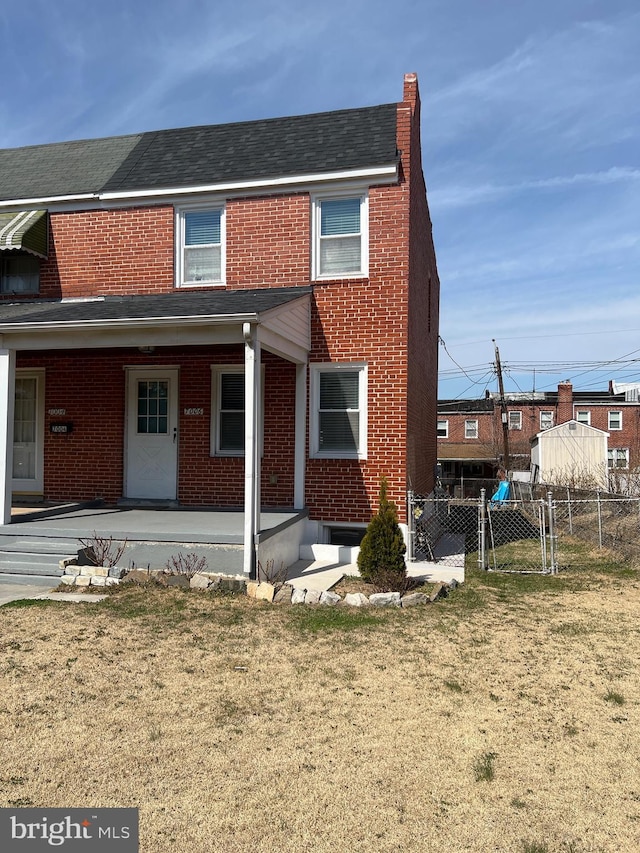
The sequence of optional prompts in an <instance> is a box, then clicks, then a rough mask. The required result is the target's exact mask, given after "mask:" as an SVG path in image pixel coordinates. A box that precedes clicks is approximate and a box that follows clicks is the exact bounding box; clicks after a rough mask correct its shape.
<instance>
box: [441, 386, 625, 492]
mask: <svg viewBox="0 0 640 853" xmlns="http://www.w3.org/2000/svg"><path fill="white" fill-rule="evenodd" d="M639 392H640V385H639V384H637V383H629V384H620V383H616V382H610V383H609V390H608V391H574V390H573V386H572V384H571V383H570V382H561V383H560V384H559V385H558V390H557V391H548V392H536V393H517V394H514V393H511V394H506V395H505V401H504V403H505V404H504V413H505V415H506V418H507V424H508V441H509V455H510V467H511V468H512V469H519V470H528V468H529V464H530V451H531V441H532V439H533V438H534V436H536V435H537V434H538V433H540V432H542V431H544V430H546V429H549V428H551V427H553V426H557V425H559V424H563V423H567V422H568V421H570V420H576V421H578V422H579V423H583V424H588V425H590V426H592V427H596V428H597V429H599V430H602V431H603V432H607V433H608V448H607V454H608V466H609V469H610V471H614V472H620V473H623V472H629V471H634V470H637V469H639V468H640V402H639V399H638V396H639ZM502 415H503V406H502V405H501V402H500V396H499V395H498V394H496V393H491V392H487V393H486V395H485V397H484V398H483V399H481V400H440V401H439V402H438V427H437V430H438V462H439V463H440V466H441V468H442V479H443V482H444V483H445V484H446V485H459V484H460V482H461V479H462V480H466V482H467V487H466V489H465V491H466V492H467V493H470V492H472V491H475V490H477V488H478V487H479V486H480V485H484V481H486V480H491V479H493V478H494V477H495V472H496V470H497V468H498V466H499V465H502V464H503V460H504V431H503V427H502V422H503V421H502ZM474 481H477V482H474Z"/></svg>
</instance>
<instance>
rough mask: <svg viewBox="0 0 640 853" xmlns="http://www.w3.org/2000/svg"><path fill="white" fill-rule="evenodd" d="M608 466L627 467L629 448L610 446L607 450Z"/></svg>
mask: <svg viewBox="0 0 640 853" xmlns="http://www.w3.org/2000/svg"><path fill="white" fill-rule="evenodd" d="M607 457H608V465H609V468H628V467H629V448H628V447H610V448H609V450H608V451H607Z"/></svg>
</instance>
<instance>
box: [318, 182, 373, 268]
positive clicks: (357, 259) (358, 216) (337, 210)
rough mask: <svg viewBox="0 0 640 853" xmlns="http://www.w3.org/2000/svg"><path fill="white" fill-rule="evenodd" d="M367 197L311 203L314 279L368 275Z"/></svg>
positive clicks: (319, 200) (329, 199) (342, 198)
mask: <svg viewBox="0 0 640 853" xmlns="http://www.w3.org/2000/svg"><path fill="white" fill-rule="evenodd" d="M367 219H368V217H367V196H366V194H362V195H345V196H338V197H324V196H319V197H317V198H315V199H314V203H313V230H314V240H313V277H314V278H347V277H349V276H363V275H367V271H368V263H369V257H368V255H369V251H368V221H367Z"/></svg>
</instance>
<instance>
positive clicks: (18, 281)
mask: <svg viewBox="0 0 640 853" xmlns="http://www.w3.org/2000/svg"><path fill="white" fill-rule="evenodd" d="M39 290H40V261H39V260H38V258H36V257H35V256H34V255H29V254H27V253H19V252H2V253H0V293H38V291H39Z"/></svg>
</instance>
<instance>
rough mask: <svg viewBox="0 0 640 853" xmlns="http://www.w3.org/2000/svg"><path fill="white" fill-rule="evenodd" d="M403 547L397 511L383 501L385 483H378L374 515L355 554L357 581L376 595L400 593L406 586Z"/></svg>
mask: <svg viewBox="0 0 640 853" xmlns="http://www.w3.org/2000/svg"><path fill="white" fill-rule="evenodd" d="M405 551H406V546H405V544H404V539H403V538H402V531H401V530H400V525H399V524H398V509H397V507H396V505H395V504H394V503H393V501H390V500H389V499H388V498H387V480H386V477H383V478H382V479H381V481H380V497H379V501H378V512H377V513H376V515H374V516H373V518H372V519H371V521H370V522H369V526H368V527H367V532H366V533H365V535H364V537H363V539H362V542H361V544H360V553H359V554H358V570H359V572H360V576H361V578H362V579H363V580H364V581H366V582H367V583H371V584H373V585H374V587H375V588H376V589H377V590H379V591H380V592H390V591H397V592H404V591H405V590H406V589H407V586H408V579H407V567H406V565H405V561H404V554H405Z"/></svg>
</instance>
